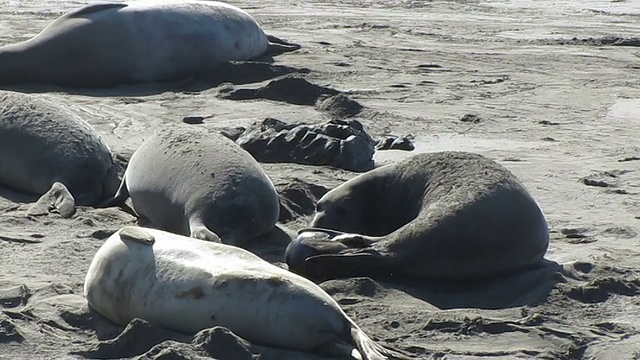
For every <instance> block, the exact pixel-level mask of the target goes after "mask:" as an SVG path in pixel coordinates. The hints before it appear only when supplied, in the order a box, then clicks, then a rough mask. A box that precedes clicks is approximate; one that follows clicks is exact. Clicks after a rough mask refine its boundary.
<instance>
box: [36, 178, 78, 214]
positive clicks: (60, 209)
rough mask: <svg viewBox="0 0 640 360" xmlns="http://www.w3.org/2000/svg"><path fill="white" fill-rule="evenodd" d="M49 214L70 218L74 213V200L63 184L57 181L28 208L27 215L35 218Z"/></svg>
mask: <svg viewBox="0 0 640 360" xmlns="http://www.w3.org/2000/svg"><path fill="white" fill-rule="evenodd" d="M51 212H57V213H59V214H60V216H62V217H63V218H70V217H71V216H73V214H75V212H76V200H75V198H74V197H73V195H71V192H69V189H67V187H66V186H64V184H62V183H60V182H57V181H56V182H54V183H53V185H51V189H49V191H47V192H46V193H45V194H44V195H42V196H41V197H40V198H39V199H38V201H36V203H35V204H33V205H32V206H31V208H29V210H28V211H27V214H28V215H32V216H36V215H46V214H48V213H51Z"/></svg>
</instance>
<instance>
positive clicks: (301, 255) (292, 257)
mask: <svg viewBox="0 0 640 360" xmlns="http://www.w3.org/2000/svg"><path fill="white" fill-rule="evenodd" d="M330 237H331V235H329V234H328V233H327V232H324V231H322V230H318V231H316V230H315V229H314V230H312V229H303V230H301V231H300V232H299V233H298V237H296V238H295V239H294V240H293V241H291V242H290V243H289V245H288V246H287V249H286V250H285V252H284V260H285V262H286V263H287V265H288V266H289V270H291V271H293V272H296V273H304V272H305V268H306V265H305V261H306V260H307V259H308V258H310V257H312V256H314V255H318V254H319V251H317V250H316V248H315V247H313V246H311V245H310V244H309V243H308V240H310V239H311V240H321V241H322V240H325V241H328V240H330Z"/></svg>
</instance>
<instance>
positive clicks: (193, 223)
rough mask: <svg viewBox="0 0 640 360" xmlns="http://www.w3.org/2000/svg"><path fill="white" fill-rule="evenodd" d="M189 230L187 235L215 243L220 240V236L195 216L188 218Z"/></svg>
mask: <svg viewBox="0 0 640 360" xmlns="http://www.w3.org/2000/svg"><path fill="white" fill-rule="evenodd" d="M189 231H190V232H191V233H190V234H189V237H192V238H194V239H200V240H204V241H211V242H216V243H220V242H221V241H220V236H218V234H216V233H215V232H213V231H211V230H209V228H208V227H207V226H206V225H205V224H203V223H202V221H201V220H200V219H198V218H197V217H191V218H190V219H189Z"/></svg>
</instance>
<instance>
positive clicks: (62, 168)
mask: <svg viewBox="0 0 640 360" xmlns="http://www.w3.org/2000/svg"><path fill="white" fill-rule="evenodd" d="M118 183H119V180H118V177H117V171H116V168H115V166H114V163H113V158H112V156H111V152H110V150H109V147H108V146H107V144H106V143H105V142H104V141H103V140H102V138H101V137H100V135H98V134H97V132H96V131H95V130H94V129H93V128H92V127H91V125H89V124H87V123H86V122H85V121H83V120H82V119H80V118H79V117H78V116H77V115H75V114H73V113H72V112H70V111H68V110H66V109H64V108H62V107H59V106H57V105H54V104H53V103H51V102H48V101H46V100H44V99H40V98H36V97H35V96H31V95H26V94H21V93H14V92H5V91H2V92H0V186H5V187H8V188H12V189H14V190H18V191H21V192H25V193H28V194H35V195H42V196H41V197H40V199H39V200H38V201H37V202H36V203H35V204H34V205H33V206H32V207H31V209H29V211H28V213H29V214H32V215H37V214H44V213H47V212H49V211H57V212H59V213H60V215H62V216H63V217H70V216H72V215H73V214H74V212H75V205H76V204H77V205H98V204H100V203H101V202H102V201H104V199H106V198H108V197H110V196H112V195H113V193H114V192H115V190H116V189H117V187H118Z"/></svg>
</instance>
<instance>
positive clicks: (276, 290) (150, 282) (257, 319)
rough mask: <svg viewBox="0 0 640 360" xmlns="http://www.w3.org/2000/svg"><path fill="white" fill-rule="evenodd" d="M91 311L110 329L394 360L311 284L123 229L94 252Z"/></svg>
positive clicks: (235, 253) (262, 265) (161, 235)
mask: <svg viewBox="0 0 640 360" xmlns="http://www.w3.org/2000/svg"><path fill="white" fill-rule="evenodd" d="M84 294H85V297H86V298H87V301H88V303H89V306H91V307H92V308H93V309H95V310H96V311H98V312H99V313H101V314H102V315H104V316H105V317H107V318H108V319H109V320H111V321H113V322H115V323H116V324H120V325H125V324H127V323H128V322H129V321H131V320H132V319H134V318H140V319H143V320H146V321H148V322H150V323H152V324H155V325H159V326H162V327H165V328H167V329H170V330H174V331H178V332H182V333H185V334H194V333H196V332H198V331H200V330H202V329H205V328H210V327H214V326H224V327H226V328H228V329H229V330H231V331H232V332H234V333H235V334H237V335H238V336H240V337H242V338H244V339H246V340H248V341H250V342H252V343H254V344H257V345H263V346H271V347H277V348H282V349H291V350H297V351H303V352H310V353H321V354H325V355H329V356H337V357H340V358H341V359H347V358H351V359H371V360H373V359H376V360H381V359H389V358H391V359H396V358H405V357H404V356H399V355H398V357H396V355H395V352H392V351H390V350H387V349H385V348H383V347H382V346H380V345H378V344H376V343H375V342H374V341H372V340H371V339H370V338H369V337H368V336H367V335H366V334H365V333H364V332H363V331H362V330H361V329H360V328H359V327H358V326H357V325H356V324H355V323H354V322H353V321H352V320H351V319H350V318H349V317H348V316H347V315H346V314H345V313H344V312H343V311H342V309H340V306H339V305H338V304H337V303H336V302H335V301H334V300H333V299H332V298H331V296H329V295H328V294H327V293H326V292H324V291H323V290H322V289H321V288H320V287H318V286H317V285H315V284H314V283H312V282H311V281H309V280H307V279H305V278H303V277H301V276H298V275H296V274H293V273H291V272H289V271H287V270H284V269H281V268H279V267H277V266H275V265H271V264H270V263H268V262H266V261H264V260H262V259H260V258H259V257H258V256H256V255H254V254H252V253H250V252H248V251H246V250H243V249H240V248H238V247H234V246H228V245H224V244H219V243H213V242H208V241H202V240H197V239H192V238H186V237H183V236H180V235H176V234H172V233H167V232H163V231H160V230H155V229H145V228H140V227H133V226H129V227H125V228H122V229H121V230H119V231H118V232H116V233H115V234H113V235H112V236H111V237H109V238H108V239H107V240H106V241H105V243H104V244H103V245H102V247H101V248H100V249H99V250H98V252H97V253H96V254H95V256H94V258H93V261H92V262H91V265H90V266H89V270H88V272H87V275H86V278H85V283H84ZM352 355H355V356H352Z"/></svg>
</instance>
